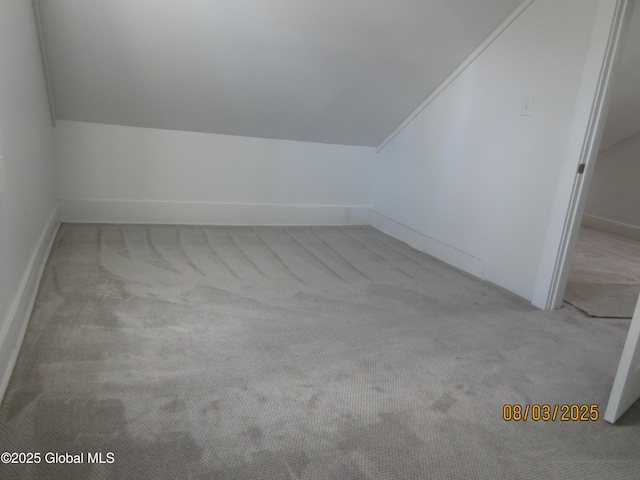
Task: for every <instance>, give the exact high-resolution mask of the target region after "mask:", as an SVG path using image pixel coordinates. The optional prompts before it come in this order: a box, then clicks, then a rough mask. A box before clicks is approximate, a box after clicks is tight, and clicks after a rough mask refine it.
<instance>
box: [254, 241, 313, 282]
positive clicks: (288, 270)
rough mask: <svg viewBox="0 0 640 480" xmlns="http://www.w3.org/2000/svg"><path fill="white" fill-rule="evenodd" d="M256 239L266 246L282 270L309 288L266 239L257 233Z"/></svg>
mask: <svg viewBox="0 0 640 480" xmlns="http://www.w3.org/2000/svg"><path fill="white" fill-rule="evenodd" d="M254 233H255V232H254ZM255 235H256V237H257V238H258V240H260V242H261V243H262V244H263V245H264V246H265V248H266V249H267V250H268V251H269V252H271V254H272V255H273V257H274V258H275V259H276V260H277V262H278V263H277V264H278V265H281V268H283V269H284V271H285V272H287V273H288V274H289V275H291V276H292V277H293V278H295V279H296V280H297V281H298V282H300V283H302V284H303V285H305V286H308V285H307V283H306V282H305V281H304V280H302V279H301V278H300V277H298V276H297V275H296V274H295V273H294V272H293V271H292V270H291V268H289V266H287V264H286V263H285V262H284V260H283V259H282V258H281V257H280V255H278V254H277V253H276V251H275V250H274V249H273V248H272V247H271V246H270V245H269V244H268V243H267V242H266V241H265V240H264V238H262V237H261V236H260V235H259V234H258V233H255Z"/></svg>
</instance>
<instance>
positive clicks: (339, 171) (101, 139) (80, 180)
mask: <svg viewBox="0 0 640 480" xmlns="http://www.w3.org/2000/svg"><path fill="white" fill-rule="evenodd" d="M55 151H56V160H57V179H58V180H57V184H58V193H59V196H60V204H61V207H60V208H61V218H62V220H63V221H80V222H82V221H89V222H154V223H155V222H157V223H205V224H363V223H365V224H366V223H368V215H369V206H370V203H371V185H372V177H373V167H374V161H375V149H373V148H369V147H350V146H341V145H327V144H319V143H307V142H293V141H286V140H270V139H262V138H250V137H240V136H231V135H215V134H206V133H193V132H182V131H173V130H158V129H148V128H136V127H123V126H114V125H104V124H95V123H83V122H69V121H59V122H57V126H56V129H55Z"/></svg>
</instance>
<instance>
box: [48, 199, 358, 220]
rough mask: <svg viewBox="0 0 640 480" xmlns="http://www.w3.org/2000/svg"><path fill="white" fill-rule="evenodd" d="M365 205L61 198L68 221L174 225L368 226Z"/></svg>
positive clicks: (61, 207)
mask: <svg viewBox="0 0 640 480" xmlns="http://www.w3.org/2000/svg"><path fill="white" fill-rule="evenodd" d="M369 213H370V208H369V206H368V205H367V206H360V205H266V204H240V203H208V202H168V201H138V200H130V201H129V200H61V201H60V220H61V221H63V222H70V223H156V224H174V225H176V224H178V225H368V224H369Z"/></svg>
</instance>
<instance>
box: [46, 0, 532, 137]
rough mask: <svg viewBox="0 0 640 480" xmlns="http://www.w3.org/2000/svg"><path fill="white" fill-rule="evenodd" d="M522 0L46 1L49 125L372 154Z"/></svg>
mask: <svg viewBox="0 0 640 480" xmlns="http://www.w3.org/2000/svg"><path fill="white" fill-rule="evenodd" d="M520 3H521V0H482V1H478V0H428V1H427V0H393V1H390V0H102V1H87V0H47V1H41V2H40V10H41V14H42V24H43V33H44V40H45V44H46V52H47V58H48V63H49V69H50V78H51V85H52V90H53V100H54V105H55V111H56V117H57V118H58V119H62V120H76V121H87V122H97V123H110V124H119V125H131V126H140V127H151V128H164V129H174V130H189V131H200V132H211V133H223V134H234V135H245V136H255V137H268V138H282V139H290V140H302V141H312V142H323V143H335V144H350V145H368V146H376V145H378V144H380V143H381V142H382V141H383V140H384V139H385V137H386V136H387V135H389V134H390V133H391V132H392V131H393V130H394V129H395V127H396V126H397V125H398V124H399V123H400V122H402V120H404V118H405V117H406V116H407V115H409V114H410V113H411V112H412V111H413V110H414V109H415V108H416V107H417V106H418V105H419V104H420V102H422V101H423V100H424V99H425V98H426V97H427V96H428V94H429V93H430V92H431V91H432V90H433V89H434V88H435V87H437V86H438V84H439V83H440V82H441V81H442V80H443V79H444V78H446V76H447V75H448V74H449V73H451V72H452V71H453V70H454V69H455V68H456V67H457V66H458V65H459V64H460V63H461V62H462V61H463V60H464V59H465V58H466V57H467V56H468V55H469V54H470V53H471V52H472V51H473V50H474V49H475V48H476V47H477V46H478V45H479V44H480V43H481V42H482V41H483V40H484V39H485V38H486V37H487V36H488V35H489V34H490V33H491V32H492V31H493V30H494V29H495V28H496V27H497V26H498V25H499V24H500V23H501V22H502V21H503V20H504V19H505V18H506V17H507V16H508V15H509V14H510V13H511V12H512V11H513V10H515V8H516V7H517V6H518V5H519V4H520Z"/></svg>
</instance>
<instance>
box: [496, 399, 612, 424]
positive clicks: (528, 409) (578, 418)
mask: <svg viewBox="0 0 640 480" xmlns="http://www.w3.org/2000/svg"><path fill="white" fill-rule="evenodd" d="M599 418H600V413H599V412H598V404H590V405H588V404H577V403H565V404H555V405H550V404H546V403H545V404H537V403H533V404H524V405H521V404H519V403H514V404H505V405H504V406H503V407H502V419H503V420H504V421H505V422H511V421H514V422H520V421H523V422H526V421H527V420H532V421H534V422H540V421H541V422H555V421H556V420H559V421H561V422H595V421H596V420H598V419H599Z"/></svg>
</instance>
